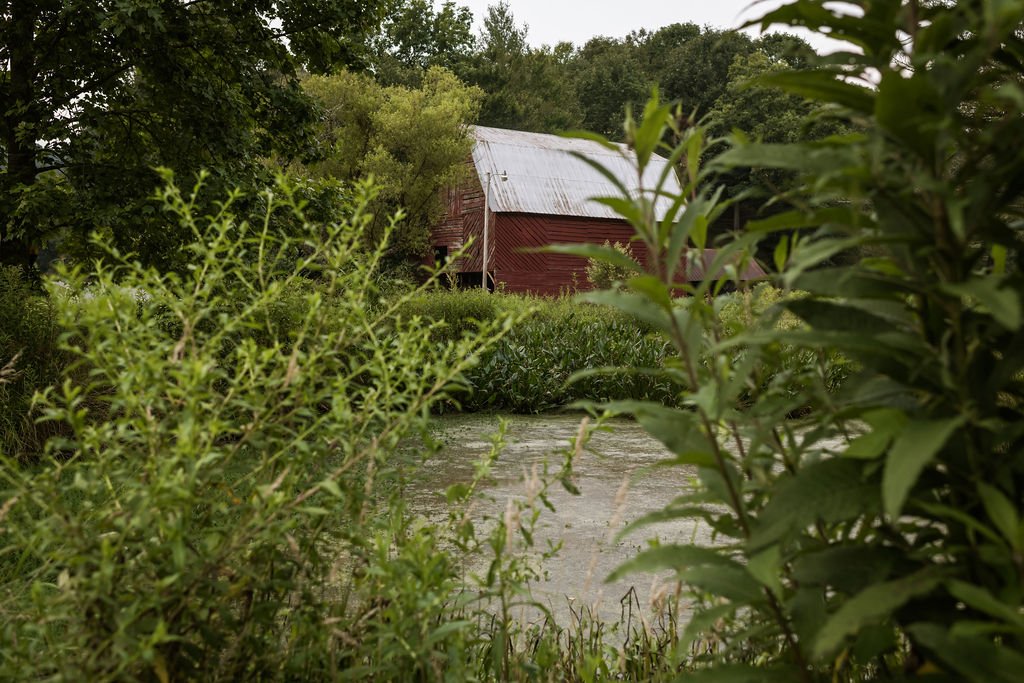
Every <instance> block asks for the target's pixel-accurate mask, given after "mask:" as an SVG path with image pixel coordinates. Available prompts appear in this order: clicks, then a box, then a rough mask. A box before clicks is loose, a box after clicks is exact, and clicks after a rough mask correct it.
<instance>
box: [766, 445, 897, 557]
mask: <svg viewBox="0 0 1024 683" xmlns="http://www.w3.org/2000/svg"><path fill="white" fill-rule="evenodd" d="M878 504H879V499H878V487H877V485H875V484H873V483H871V482H869V481H865V480H864V479H863V477H862V466H861V464H860V463H859V462H857V461H855V460H848V459H845V458H833V459H830V460H823V461H821V462H818V463H815V464H813V465H808V466H807V467H804V468H803V469H801V470H800V471H798V472H797V474H796V475H794V476H791V477H787V478H785V479H783V480H782V481H781V482H779V483H778V484H777V485H776V486H775V488H774V490H773V491H772V492H771V497H770V499H769V501H768V504H767V505H766V506H765V508H764V512H762V513H761V516H760V517H759V518H758V520H757V523H756V525H755V527H754V531H753V533H752V534H751V537H750V541H749V544H748V545H749V548H750V551H751V552H757V551H758V550H760V549H761V548H765V547H767V546H768V545H770V544H772V543H775V542H776V541H778V540H779V539H781V538H782V537H783V536H785V535H786V534H788V533H790V532H792V531H796V530H800V529H804V528H806V527H808V526H810V525H811V524H813V523H814V522H816V521H817V520H819V519H820V520H822V521H824V522H826V523H831V522H838V521H842V520H847V519H852V518H854V517H857V516H859V515H861V514H864V513H865V512H868V511H870V510H872V509H874V508H877V507H878Z"/></svg>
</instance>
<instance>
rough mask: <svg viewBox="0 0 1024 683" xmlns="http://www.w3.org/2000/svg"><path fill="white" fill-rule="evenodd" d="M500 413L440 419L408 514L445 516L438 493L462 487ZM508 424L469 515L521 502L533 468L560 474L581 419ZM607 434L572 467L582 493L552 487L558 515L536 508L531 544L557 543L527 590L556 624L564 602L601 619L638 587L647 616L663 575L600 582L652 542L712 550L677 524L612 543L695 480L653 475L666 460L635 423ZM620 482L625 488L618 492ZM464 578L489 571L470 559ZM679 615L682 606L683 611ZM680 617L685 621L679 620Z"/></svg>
mask: <svg viewBox="0 0 1024 683" xmlns="http://www.w3.org/2000/svg"><path fill="white" fill-rule="evenodd" d="M499 419H500V416H497V415H491V416H480V415H460V416H453V417H444V418H441V419H439V421H438V436H439V438H440V439H441V440H442V441H443V442H444V444H445V448H444V450H443V451H442V453H441V454H439V455H438V456H437V457H436V458H435V459H434V460H433V461H432V462H429V463H428V464H427V465H426V466H425V467H424V468H423V471H422V473H421V476H420V477H419V478H418V479H417V481H416V482H415V483H414V484H413V486H412V487H411V489H410V490H409V491H408V500H409V503H410V507H411V508H412V509H413V510H414V511H415V512H418V513H419V514H423V515H424V516H426V517H427V518H430V519H435V520H441V519H445V518H446V516H447V507H446V503H445V500H444V490H445V488H447V487H448V486H450V485H452V484H455V483H459V482H468V481H470V480H471V479H472V477H473V471H474V467H473V465H474V463H475V462H476V461H477V460H479V459H480V457H481V456H483V455H485V454H486V453H487V452H488V451H489V450H490V435H491V434H493V433H495V432H496V431H497V430H498V422H499ZM505 419H507V420H508V422H509V425H508V430H507V433H506V441H507V446H506V448H505V449H504V451H503V453H502V455H501V456H500V458H499V460H498V462H497V464H496V465H495V467H494V468H493V470H492V475H493V476H492V480H491V481H490V482H489V483H488V485H487V487H486V489H485V493H486V494H487V495H488V496H489V497H490V498H491V499H492V500H490V501H487V500H485V501H482V502H481V503H478V504H477V505H476V506H475V507H474V508H473V511H472V514H473V515H474V517H477V518H481V519H482V518H483V517H485V516H491V517H496V516H500V515H501V514H503V512H504V510H505V507H506V505H507V501H508V499H509V498H510V497H524V496H525V495H526V488H525V485H524V478H525V477H528V476H529V473H530V472H531V471H532V469H533V467H534V465H541V464H542V463H543V462H544V460H545V458H547V459H549V461H550V463H551V467H552V470H553V471H557V469H558V467H559V464H560V462H561V458H562V456H561V455H559V454H557V451H558V450H559V449H563V448H566V447H567V446H568V444H569V440H570V438H571V437H572V436H574V435H575V434H576V433H577V430H578V429H579V425H580V420H581V416H579V415H540V416H506V418H505ZM609 426H610V427H611V429H610V430H608V431H598V432H596V433H595V434H594V435H593V437H592V438H591V440H590V443H589V446H588V450H587V451H585V452H584V453H583V455H582V457H581V458H580V459H579V460H578V461H577V462H576V463H575V467H574V470H575V474H576V479H575V483H576V485H577V486H578V488H579V489H580V491H581V494H580V495H572V494H570V493H568V492H567V491H566V490H565V489H564V488H562V487H561V486H560V485H558V484H556V485H555V486H554V487H553V488H552V489H550V492H549V493H550V499H551V502H552V503H553V505H554V507H555V509H556V511H555V512H553V513H552V512H551V511H549V510H547V509H545V510H543V513H542V515H541V519H540V523H539V524H540V529H539V530H538V532H537V533H536V535H535V541H536V545H537V546H538V547H540V548H543V547H546V544H547V541H548V540H550V541H552V542H558V541H561V542H562V544H563V545H562V548H561V550H560V551H559V552H558V554H557V556H556V557H554V558H551V559H549V560H547V562H546V563H545V564H544V569H545V570H546V572H545V578H544V579H542V580H541V581H539V582H538V583H536V584H535V585H534V586H532V591H533V597H534V598H535V599H537V600H539V601H540V602H543V603H545V604H548V605H549V606H550V607H551V609H552V610H553V611H554V613H555V614H556V616H558V617H559V621H561V620H562V618H563V617H565V616H568V611H569V605H573V606H574V607H577V608H578V607H580V606H581V605H585V606H588V607H590V608H592V609H594V608H596V613H597V614H598V615H600V617H601V618H602V619H605V620H609V621H614V620H617V619H618V618H619V616H620V611H621V608H620V604H619V601H620V598H622V597H623V596H624V595H625V594H626V593H627V592H628V590H629V588H630V587H631V586H635V588H636V591H637V594H638V596H639V599H640V601H641V603H642V606H643V607H644V608H645V609H646V608H647V602H648V600H649V597H650V596H651V594H652V591H657V590H658V589H659V588H658V587H657V586H654V587H652V583H653V580H654V579H659V580H660V581H661V582H662V583H665V582H666V580H667V578H668V577H652V576H649V575H642V574H636V575H632V576H629V577H627V578H625V579H623V580H620V581H616V582H614V583H610V584H609V583H605V578H606V577H607V576H608V575H609V573H610V572H611V571H612V570H613V569H615V568H616V567H617V566H618V565H619V564H621V563H622V562H624V561H625V560H627V559H629V558H630V557H632V556H633V555H635V554H636V552H637V551H638V550H639V549H640V548H641V547H643V546H644V545H645V539H647V538H650V537H652V536H653V535H655V534H657V536H658V537H659V538H660V539H661V540H662V541H663V542H672V543H691V542H692V543H696V544H699V545H710V544H711V543H712V540H711V538H710V534H709V531H710V530H709V529H708V528H707V527H706V526H705V525H703V524H702V523H700V522H698V521H694V520H678V521H673V522H668V523H664V524H659V525H657V526H654V527H649V528H647V529H643V530H640V531H638V532H636V533H634V534H633V535H631V536H628V537H627V538H625V539H623V540H621V541H616V540H615V539H614V536H615V533H616V532H617V531H618V530H619V529H621V528H622V527H623V526H624V525H626V524H629V523H630V522H632V521H633V520H635V519H637V518H639V517H641V516H642V515H644V514H646V513H648V512H651V511H654V510H657V509H660V508H662V507H664V506H665V505H666V504H667V503H669V502H670V501H671V500H672V499H673V498H675V497H676V496H678V495H680V494H681V493H684V492H686V491H687V490H688V489H690V488H691V486H692V480H693V478H694V476H695V475H696V472H695V470H694V469H693V468H689V467H669V468H665V467H661V468H652V466H653V465H655V464H656V463H658V462H659V461H662V460H665V459H666V458H668V457H669V453H668V451H666V450H665V448H664V447H663V446H662V445H661V443H660V442H658V441H657V440H655V439H653V438H651V437H650V436H648V435H647V433H646V432H644V431H643V429H642V428H641V427H640V426H639V425H638V424H637V423H635V422H632V421H629V420H625V419H620V420H613V421H612V422H610V423H609ZM624 482H625V485H624ZM467 562H468V565H469V566H468V567H467V570H468V571H470V572H477V573H483V572H486V568H487V563H488V559H487V558H471V559H469V560H467ZM685 611H688V610H686V608H685V606H684V612H685ZM683 616H685V615H683Z"/></svg>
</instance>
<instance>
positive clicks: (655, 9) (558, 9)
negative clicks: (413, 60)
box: [434, 0, 837, 52]
mask: <svg viewBox="0 0 1024 683" xmlns="http://www.w3.org/2000/svg"><path fill="white" fill-rule="evenodd" d="M496 2H497V0H456V4H457V5H464V6H466V7H469V8H470V10H472V11H473V16H474V17H475V18H476V30H477V32H479V30H480V29H481V28H482V26H483V21H482V19H483V16H484V14H485V13H486V12H487V6H488V5H491V4H494V3H496ZM751 2H752V0H509V7H510V8H511V9H512V14H513V15H514V16H515V18H516V22H517V23H518V24H520V25H522V24H523V23H526V24H527V25H528V26H529V33H528V34H527V39H528V40H529V42H530V44H531V45H534V46H540V45H545V44H546V45H554V44H555V43H558V42H560V41H563V40H567V41H570V42H572V43H575V44H576V45H577V46H580V45H582V44H583V43H585V42H587V40H589V39H590V38H592V37H594V36H610V37H612V38H622V37H623V36H625V35H626V34H627V33H629V32H630V31H633V30H636V29H640V28H646V29H651V30H655V29H659V28H661V27H662V26H667V25H669V24H675V23H686V22H692V23H694V24H698V25H700V26H704V25H710V26H715V27H718V28H736V27H738V26H740V25H741V24H742V23H744V21H745V20H748V19H751V18H755V17H758V16H760V15H761V14H763V13H764V12H766V11H768V10H769V9H770V8H772V7H776V6H778V5H781V4H783V2H782V0H765V2H762V3H760V4H758V5H757V6H756V7H754V8H750V4H751ZM434 4H435V5H440V4H441V0H435V3H434ZM748 32H749V33H751V34H752V35H757V33H758V31H757V29H748ZM793 32H794V33H796V31H793ZM800 35H801V36H802V37H803V38H804V39H806V40H808V42H810V43H811V44H812V45H813V46H814V47H815V48H816V49H817V50H818V51H819V52H829V51H832V50H834V49H835V46H836V45H837V43H835V41H830V40H828V39H827V38H823V37H820V36H814V35H810V34H807V33H800Z"/></svg>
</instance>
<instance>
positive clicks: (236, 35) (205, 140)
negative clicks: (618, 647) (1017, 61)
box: [0, 0, 812, 269]
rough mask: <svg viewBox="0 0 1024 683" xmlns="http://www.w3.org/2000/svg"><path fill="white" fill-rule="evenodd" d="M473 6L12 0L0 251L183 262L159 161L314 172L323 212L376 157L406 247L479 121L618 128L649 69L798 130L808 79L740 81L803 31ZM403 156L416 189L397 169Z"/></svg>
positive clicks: (188, 174)
mask: <svg viewBox="0 0 1024 683" xmlns="http://www.w3.org/2000/svg"><path fill="white" fill-rule="evenodd" d="M683 14H684V13H683V12H682V11H681V15H683ZM681 18H683V19H685V16H681ZM473 19H474V18H473V16H472V13H471V12H470V11H469V10H468V8H466V7H462V6H459V5H457V4H456V3H455V2H452V1H451V0H449V1H448V2H445V3H443V4H441V5H440V6H437V7H435V5H434V3H433V2H431V1H430V0H373V1H372V2H363V1H359V2H355V1H353V0H315V1H314V2H297V1H281V2H271V1H270V0H248V1H246V2H227V1H226V0H193V1H191V2H178V1H175V0H133V1H131V2H117V3H115V2H106V1H100V2H94V1H90V2H83V1H80V0H73V1H71V2H57V1H56V0H40V1H37V2H24V3H23V2H11V3H5V5H4V8H3V11H2V18H0V39H2V42H0V69H2V71H0V96H2V98H0V101H2V102H3V110H4V111H3V118H2V121H0V145H2V160H0V164H2V165H3V171H4V172H3V175H2V178H0V219H2V220H0V261H2V262H4V263H15V264H22V265H29V264H31V263H32V262H34V261H35V260H36V259H37V258H38V256H39V255H40V252H45V251H46V250H47V249H48V248H49V249H50V250H51V251H53V250H56V251H59V253H61V254H64V255H77V256H79V257H84V256H87V255H89V254H90V251H89V243H88V239H87V237H88V235H89V234H90V233H91V232H93V231H100V232H102V233H104V234H106V235H107V236H109V237H110V238H111V239H112V242H113V243H114V244H116V245H117V246H118V248H120V249H122V250H125V251H131V252H133V253H136V254H137V255H138V257H139V258H140V259H142V260H143V261H144V262H147V263H151V264H154V265H157V266H159V267H162V268H165V269H167V268H169V269H176V268H181V267H184V265H185V264H186V261H187V255H184V254H183V253H182V252H181V249H180V247H181V245H182V244H184V243H185V242H187V241H188V239H189V237H190V236H189V235H185V234H184V233H183V231H182V229H180V228H179V227H178V226H176V225H175V224H174V223H173V222H172V221H169V220H168V219H167V217H166V216H165V215H163V214H162V213H161V212H160V211H158V210H157V208H156V206H155V204H154V202H153V201H152V199H151V198H152V195H153V192H154V189H155V188H156V187H157V185H158V184H159V183H160V176H159V175H158V174H157V173H156V172H155V168H156V167H159V166H165V167H169V168H170V169H172V170H173V171H174V172H175V173H176V174H177V175H178V177H179V178H180V179H181V180H182V181H183V182H191V179H192V178H193V177H195V175H196V174H197V173H198V172H199V170H200V169H205V170H206V171H207V172H209V174H210V176H209V179H208V180H207V181H206V182H207V185H208V187H209V189H210V192H209V195H210V196H216V195H217V194H218V192H219V191H223V190H224V189H226V188H231V187H240V188H243V189H244V188H251V187H260V186H263V185H266V184H267V182H268V181H269V180H270V178H271V176H272V173H274V172H277V171H282V170H283V171H285V172H289V173H292V174H298V175H303V176H305V177H306V178H307V179H309V180H311V181H312V185H309V186H308V187H309V188H311V189H310V190H309V199H310V201H311V202H312V204H313V205H314V210H316V209H317V208H319V210H321V211H322V212H325V213H330V212H331V211H333V210H335V209H336V208H337V205H338V203H339V202H340V203H343V202H344V198H345V197H346V191H345V190H344V187H345V186H347V185H349V184H350V183H351V182H353V181H355V180H358V179H360V178H362V177H365V176H367V175H369V174H371V173H372V174H374V175H375V176H376V177H377V178H378V179H381V180H383V181H384V185H385V187H384V190H383V194H384V199H385V200H386V201H383V202H382V203H381V204H380V206H379V208H380V209H381V210H391V209H393V208H396V207H397V206H398V205H399V204H401V203H403V202H405V203H406V204H408V203H410V202H412V203H413V204H415V205H410V206H407V207H406V208H408V209H409V210H410V216H409V219H408V220H407V224H406V227H405V228H404V230H405V232H404V234H402V233H400V236H399V240H398V248H397V250H396V255H398V256H402V257H408V256H413V255H415V253H416V252H417V250H421V249H423V248H424V247H425V239H424V237H425V234H426V233H425V231H426V230H427V228H428V226H429V222H430V217H431V215H432V212H433V211H435V210H436V207H434V208H431V202H429V201H426V200H425V199H423V197H426V196H429V195H431V193H432V192H435V191H436V189H437V188H438V187H439V185H440V184H443V183H445V182H450V181H451V179H452V178H453V177H454V174H455V173H456V170H455V169H456V167H458V166H459V163H458V162H457V161H454V159H455V158H456V157H457V156H458V152H459V151H460V150H461V149H462V147H460V146H459V145H458V144H456V143H455V141H454V140H455V138H456V137H457V136H458V135H460V134H464V130H465V125H466V124H469V123H479V124H482V125H490V126H498V127H507V128H514V129H520V130H530V131H540V132H557V131H561V130H568V129H579V128H582V129H588V130H592V131H595V132H598V133H601V134H604V135H607V136H609V137H611V138H613V139H618V138H621V137H622V121H623V116H624V114H625V112H626V110H627V108H628V107H630V106H631V105H635V104H637V103H639V102H642V101H644V100H645V99H646V98H647V96H648V95H649V93H650V92H651V90H652V89H653V88H655V87H657V88H659V90H660V92H661V94H662V97H663V98H666V99H668V100H675V101H678V102H679V103H680V104H681V105H682V107H683V111H685V112H686V113H687V114H691V113H696V115H697V116H698V117H699V116H704V115H709V116H710V117H711V119H712V120H713V122H714V124H713V130H714V131H715V132H716V133H726V132H729V131H731V130H732V129H734V128H738V129H742V130H743V131H745V132H746V133H747V134H749V135H751V136H754V137H758V138H761V139H764V140H767V141H778V142H789V141H792V140H793V139H794V138H795V137H799V136H801V135H803V134H805V130H804V127H803V123H802V122H803V121H804V119H805V117H806V115H807V114H808V113H809V111H810V110H809V108H808V106H807V105H806V104H805V103H804V102H803V100H801V99H800V98H798V97H795V96H792V95H784V94H781V93H773V92H768V91H766V90H764V89H763V88H754V89H751V88H750V87H748V85H747V84H748V82H749V81H750V79H751V78H753V77H756V76H758V75H761V74H764V73H770V72H772V71H774V70H778V69H783V68H787V67H790V66H797V67H799V66H802V65H804V64H805V63H806V61H807V60H808V59H809V57H810V55H812V50H811V49H810V47H809V46H808V45H807V44H806V43H804V42H803V41H801V40H799V39H796V38H793V37H790V36H776V35H773V36H765V37H762V38H759V39H755V38H751V37H749V36H747V35H746V34H743V33H738V32H735V31H725V30H719V29H713V28H708V27H703V28H702V27H700V26H697V25H695V24H692V23H679V24H673V25H671V26H667V27H664V28H661V29H658V30H655V31H647V30H639V31H635V32H633V33H630V34H629V35H627V36H625V37H623V38H609V37H595V38H593V39H591V40H589V41H587V43H585V44H584V45H581V46H575V45H572V44H570V43H559V44H557V45H554V46H543V47H532V46H531V45H530V43H529V42H528V33H527V28H526V26H524V25H522V24H520V23H519V22H517V20H516V18H515V17H514V16H513V14H512V11H511V10H510V8H509V5H508V4H507V3H505V2H500V3H498V4H495V5H492V6H491V7H490V8H489V10H488V12H487V15H486V16H485V17H484V18H483V30H482V31H481V32H480V33H479V34H475V33H474V29H473ZM330 74H334V75H330ZM346 74H348V75H346ZM352 74H360V75H359V76H358V77H354V76H352ZM446 74H447V75H446ZM321 75H322V76H324V77H327V78H328V79H335V82H334V85H333V86H332V85H330V83H329V81H317V80H316V79H317V78H320V77H321ZM338 79H340V80H338ZM304 80H305V81H306V85H305V86H304V85H303V81H304ZM459 81H461V83H459ZM339 98H341V99H339ZM346 98H347V99H346ZM445 99H447V100H448V102H447V104H443V103H442V102H441V100H445ZM383 102H386V103H389V104H388V107H385V109H387V110H388V111H389V112H390V113H389V114H388V115H387V116H384V114H383V113H382V111H377V110H378V109H379V107H378V105H379V104H381V103H383ZM431 107H433V108H434V109H433V110H430V108H431ZM431 111H432V112H433V113H430V112H431ZM339 112H343V113H344V114H343V116H342V117H341V118H346V117H347V119H346V120H347V121H348V123H346V124H345V125H344V126H341V128H339ZM374 112H376V113H374ZM424 112H427V115H426V116H424ZM439 112H440V114H439ZM371 113H373V116H374V117H376V120H375V121H370V115H371ZM385 119H387V120H385ZM357 124H358V125H357ZM341 129H344V131H345V134H346V135H348V136H350V137H349V139H343V140H339V139H337V137H336V135H335V134H336V133H337V132H338V131H339V130H341ZM460 131H461V132H462V133H460ZM417 139H418V140H420V143H423V142H424V141H427V140H430V139H432V140H435V141H444V142H443V144H429V145H428V144H420V145H419V148H418V149H416V148H417V144H416V140H417ZM431 150H434V151H436V154H434V152H433V151H431ZM431 154H433V156H431ZM341 157H350V158H348V159H344V160H342V159H341ZM325 169H332V170H331V171H330V172H328V171H326V170H325ZM426 176H429V177H430V178H431V179H433V183H431V182H427V183H424V182H423V178H424V177H426ZM408 178H415V179H416V180H417V182H416V183H415V187H414V189H413V191H412V195H415V197H413V196H412V195H410V194H409V193H408V192H404V193H403V192H401V191H398V190H396V189H394V188H398V187H405V188H408V187H410V185H409V183H408V182H407V179H408ZM765 180H776V181H777V180H778V179H765V178H754V177H753V176H752V175H751V174H750V173H741V172H734V173H733V174H732V176H731V177H730V179H729V185H730V192H731V193H733V194H736V193H738V192H740V191H741V190H746V189H750V188H751V187H755V186H757V185H759V184H761V185H763V184H764V181H765ZM325 183H326V185H325ZM389 183H390V185H389ZM339 184H340V185H339ZM389 188H390V189H389ZM406 195H409V196H406Z"/></svg>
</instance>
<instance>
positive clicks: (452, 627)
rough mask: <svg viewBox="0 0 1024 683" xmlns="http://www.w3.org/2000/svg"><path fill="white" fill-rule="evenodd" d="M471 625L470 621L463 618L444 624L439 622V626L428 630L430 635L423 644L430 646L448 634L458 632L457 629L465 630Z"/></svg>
mask: <svg viewBox="0 0 1024 683" xmlns="http://www.w3.org/2000/svg"><path fill="white" fill-rule="evenodd" d="M472 625H473V623H472V622H470V621H466V620H464V619H463V620H458V621H449V622H446V623H444V624H441V625H440V626H438V627H437V628H435V629H434V630H433V631H431V632H430V635H429V636H427V640H426V642H425V643H424V646H426V647H431V646H433V645H434V644H436V643H439V642H441V641H442V640H444V639H445V638H447V637H448V636H450V635H452V634H454V633H458V632H459V631H462V630H465V629H467V628H469V627H470V626H472Z"/></svg>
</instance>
